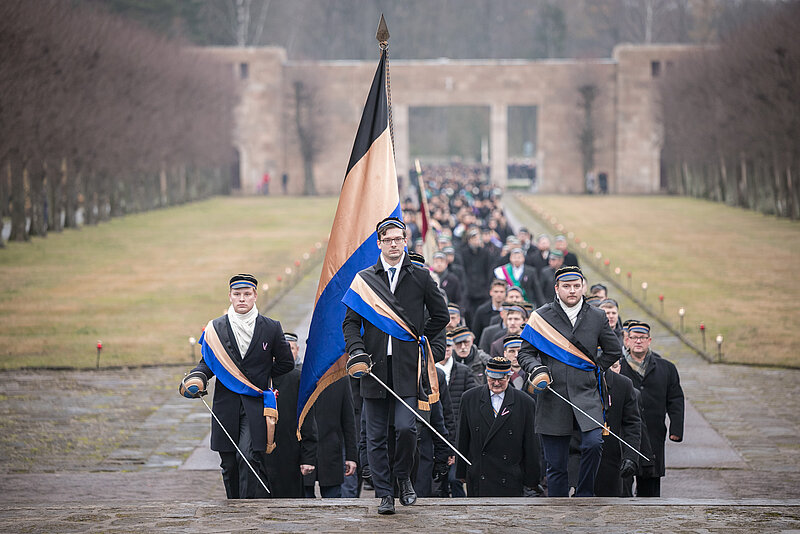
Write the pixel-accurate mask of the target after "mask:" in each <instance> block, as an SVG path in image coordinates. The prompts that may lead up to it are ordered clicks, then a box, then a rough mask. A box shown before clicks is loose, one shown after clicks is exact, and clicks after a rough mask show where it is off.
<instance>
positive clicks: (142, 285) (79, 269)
mask: <svg viewBox="0 0 800 534" xmlns="http://www.w3.org/2000/svg"><path fill="white" fill-rule="evenodd" d="M335 209H336V199H335V198H278V197H272V198H270V197H252V198H230V197H220V198H215V199H212V200H209V201H205V202H199V203H196V204H191V205H187V206H182V207H177V208H171V209H167V210H162V211H157V212H149V213H145V214H138V215H132V216H128V217H125V218H122V219H115V220H112V221H111V222H108V223H105V224H102V225H100V226H97V227H92V228H89V227H86V228H83V229H82V230H80V231H65V232H64V233H63V234H59V235H50V236H49V237H47V238H46V239H35V240H34V241H33V242H31V243H26V244H16V243H9V244H8V247H7V248H6V249H5V250H2V251H0V367H3V368H16V367H21V366H72V367H92V366H94V364H95V358H96V350H95V345H96V343H97V341H98V340H102V341H103V344H104V349H103V353H102V358H101V365H130V364H142V363H161V362H179V361H185V362H188V361H189V354H190V347H189V344H188V338H189V337H190V336H195V337H199V334H200V332H201V330H202V328H203V327H204V326H205V324H206V322H207V321H208V320H209V319H211V318H213V317H217V316H219V315H221V314H222V313H223V312H224V311H225V309H226V308H227V280H228V278H229V277H230V276H231V274H234V273H237V272H251V273H253V274H255V275H256V276H257V277H258V279H259V281H261V282H262V283H263V282H267V283H269V284H270V285H271V286H273V291H274V286H276V277H277V276H278V275H279V274H283V271H284V269H285V268H286V267H287V266H290V267H292V268H293V269H294V261H295V260H296V259H301V258H302V256H303V254H304V253H306V252H309V251H310V249H311V248H312V247H313V246H314V244H315V243H316V242H319V241H322V240H323V239H324V238H326V237H327V235H328V233H329V231H330V225H331V221H332V220H333V213H334V211H335ZM284 276H285V275H284ZM264 301H265V299H264V291H263V290H262V291H261V293H260V295H259V305H262V303H263V302H264Z"/></svg>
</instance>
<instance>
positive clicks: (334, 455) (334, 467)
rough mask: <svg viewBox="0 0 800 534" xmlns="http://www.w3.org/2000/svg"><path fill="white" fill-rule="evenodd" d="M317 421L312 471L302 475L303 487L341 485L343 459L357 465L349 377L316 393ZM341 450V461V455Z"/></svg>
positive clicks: (354, 423) (356, 443) (315, 411)
mask: <svg viewBox="0 0 800 534" xmlns="http://www.w3.org/2000/svg"><path fill="white" fill-rule="evenodd" d="M314 419H316V422H317V432H318V434H319V442H318V443H317V458H316V462H315V463H316V466H317V468H316V470H315V471H314V473H312V474H310V475H306V477H305V484H306V485H309V486H310V485H313V483H314V480H318V481H319V484H320V486H337V485H339V484H341V483H342V482H344V460H350V461H351V462H356V463H358V448H357V447H358V436H356V421H355V415H354V411H353V395H352V393H351V391H350V378H349V377H344V378H340V379H339V380H337V381H336V382H334V383H333V384H331V385H330V386H328V387H327V388H325V389H324V390H323V391H322V393H321V394H320V396H319V398H318V399H317V401H316V402H315V403H314ZM343 451H344V460H343V459H342V452H343Z"/></svg>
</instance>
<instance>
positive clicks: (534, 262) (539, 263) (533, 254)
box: [525, 243, 550, 272]
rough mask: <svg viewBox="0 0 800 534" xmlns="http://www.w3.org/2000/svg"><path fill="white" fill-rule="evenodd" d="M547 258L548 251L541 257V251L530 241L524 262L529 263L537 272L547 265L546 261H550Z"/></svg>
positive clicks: (548, 255) (548, 256)
mask: <svg viewBox="0 0 800 534" xmlns="http://www.w3.org/2000/svg"><path fill="white" fill-rule="evenodd" d="M549 258H550V253H549V252H548V253H547V256H545V257H544V258H542V251H541V250H539V249H538V248H536V245H534V244H532V243H531V247H530V248H529V249H528V253H527V254H525V264H526V265H530V266H531V267H533V268H534V270H536V271H537V272H538V271H540V270H542V269H543V268H545V267H547V266H548V262H549V261H550V260H549Z"/></svg>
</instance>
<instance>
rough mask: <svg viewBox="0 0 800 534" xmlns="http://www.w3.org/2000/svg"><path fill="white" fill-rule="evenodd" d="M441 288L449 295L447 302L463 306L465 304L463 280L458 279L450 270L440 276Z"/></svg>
mask: <svg viewBox="0 0 800 534" xmlns="http://www.w3.org/2000/svg"><path fill="white" fill-rule="evenodd" d="M439 287H441V288H442V289H443V290H444V292H445V293H446V294H447V300H448V301H449V302H452V303H454V304H461V302H463V298H464V297H463V295H462V293H463V288H462V287H461V280H459V279H458V276H456V275H455V274H454V273H453V272H451V271H450V269H447V270H445V271H444V272H443V273H442V274H440V275H439Z"/></svg>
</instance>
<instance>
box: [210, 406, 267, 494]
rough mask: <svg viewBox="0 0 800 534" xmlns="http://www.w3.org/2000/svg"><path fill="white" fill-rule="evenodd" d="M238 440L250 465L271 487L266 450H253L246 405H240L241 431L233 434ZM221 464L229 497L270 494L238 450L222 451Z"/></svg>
mask: <svg viewBox="0 0 800 534" xmlns="http://www.w3.org/2000/svg"><path fill="white" fill-rule="evenodd" d="M231 437H232V438H233V439H235V440H236V444H237V445H238V446H239V449H240V450H241V451H242V452H243V453H244V454H246V455H247V459H248V460H249V461H250V465H252V466H253V468H254V469H255V470H256V472H257V473H258V476H259V477H261V480H263V481H264V484H267V487H269V477H268V476H267V472H266V470H265V468H264V466H265V465H266V456H267V453H266V452H265V451H255V450H253V442H252V440H251V439H250V425H249V424H248V423H247V414H246V413H245V411H244V406H242V405H241V404H240V405H239V432H238V436H237V435H235V434H231ZM219 456H220V460H221V461H220V464H219V466H220V467H221V468H222V481H223V482H224V483H225V493H226V494H227V495H228V498H229V499H266V498H268V497H269V494H268V493H267V492H266V491H265V490H264V487H263V486H262V485H261V482H259V481H258V479H257V478H256V477H255V475H254V474H253V472H252V471H251V470H250V468H249V467H247V463H246V462H245V461H244V459H243V458H242V457H241V456H239V453H237V452H220V453H219Z"/></svg>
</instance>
